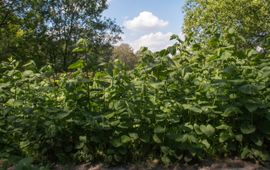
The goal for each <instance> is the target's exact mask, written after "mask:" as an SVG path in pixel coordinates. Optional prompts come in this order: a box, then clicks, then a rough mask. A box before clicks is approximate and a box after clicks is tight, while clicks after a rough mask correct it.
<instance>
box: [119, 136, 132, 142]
mask: <svg viewBox="0 0 270 170" xmlns="http://www.w3.org/2000/svg"><path fill="white" fill-rule="evenodd" d="M130 141H131V138H130V137H129V136H127V135H122V136H121V142H122V143H128V142H130Z"/></svg>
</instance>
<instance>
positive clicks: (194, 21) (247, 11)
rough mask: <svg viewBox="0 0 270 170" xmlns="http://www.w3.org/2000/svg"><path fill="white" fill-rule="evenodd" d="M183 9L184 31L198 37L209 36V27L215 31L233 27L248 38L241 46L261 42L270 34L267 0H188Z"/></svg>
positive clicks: (269, 2) (269, 7)
mask: <svg viewBox="0 0 270 170" xmlns="http://www.w3.org/2000/svg"><path fill="white" fill-rule="evenodd" d="M184 9H185V14H186V16H185V21H184V32H185V33H186V34H193V36H194V37H196V39H197V41H203V39H205V38H206V39H207V38H209V34H207V31H209V28H213V30H214V33H216V34H221V33H224V32H226V30H227V29H228V28H232V29H234V30H235V31H236V32H237V33H238V34H239V35H240V36H242V37H243V38H244V39H246V41H247V42H246V43H242V44H241V46H242V47H256V46H258V45H261V43H262V41H264V40H265V38H266V37H268V36H269V35H270V10H269V9H270V1H269V0H237V1H235V0H218V1H217V0H188V1H187V3H186V5H185V8H184ZM212 35H214V34H212Z"/></svg>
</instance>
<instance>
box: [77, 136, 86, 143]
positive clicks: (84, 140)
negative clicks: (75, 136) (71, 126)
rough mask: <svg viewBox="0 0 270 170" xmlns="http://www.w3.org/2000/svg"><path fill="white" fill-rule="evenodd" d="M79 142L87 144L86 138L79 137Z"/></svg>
mask: <svg viewBox="0 0 270 170" xmlns="http://www.w3.org/2000/svg"><path fill="white" fill-rule="evenodd" d="M79 140H80V141H81V142H83V143H86V142H87V137H86V136H79Z"/></svg>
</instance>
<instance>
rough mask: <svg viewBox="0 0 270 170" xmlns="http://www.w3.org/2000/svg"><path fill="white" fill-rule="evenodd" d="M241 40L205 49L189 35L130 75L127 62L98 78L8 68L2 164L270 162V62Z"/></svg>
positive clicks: (2, 88)
mask: <svg viewBox="0 0 270 170" xmlns="http://www.w3.org/2000/svg"><path fill="white" fill-rule="evenodd" d="M173 38H175V39H176V40H177V37H176V36H174V37H173ZM226 38H229V39H230V40H234V41H233V42H235V43H228V42H227V41H226ZM238 41H245V40H244V39H242V38H241V37H238V36H237V35H234V34H233V31H229V33H227V34H224V35H221V36H218V37H214V38H213V39H211V40H210V41H209V42H206V43H203V44H201V43H198V42H197V43H196V42H194V41H192V38H189V37H187V38H186V41H184V42H182V41H181V40H179V42H178V43H176V44H175V45H174V46H172V47H169V48H168V49H165V50H162V51H160V52H156V53H152V52H150V51H148V50H147V49H143V50H141V52H140V55H141V56H140V62H139V64H138V65H137V67H136V68H135V69H134V70H132V71H127V70H126V69H125V66H124V65H122V64H121V63H120V62H119V61H115V62H114V63H113V64H112V66H111V67H108V69H107V71H103V72H95V73H84V72H83V71H82V70H83V69H82V67H81V66H82V65H83V64H82V63H80V62H77V63H75V64H74V65H72V67H71V68H75V70H76V71H74V72H70V73H62V74H55V73H54V71H53V70H52V68H51V67H50V66H46V67H43V68H42V69H40V70H38V69H37V68H36V66H35V64H34V63H33V62H30V63H28V64H26V65H24V66H21V65H20V64H19V63H18V62H16V61H15V60H13V59H10V60H9V61H6V62H2V63H1V66H0V111H1V112H0V158H7V159H9V158H10V157H12V156H13V157H14V156H19V157H31V158H33V159H34V160H35V161H37V162H47V163H48V162H62V163H66V162H70V161H72V162H96V161H104V162H107V163H110V164H115V163H123V162H136V161H141V160H145V159H160V160H161V161H162V162H163V163H164V164H170V163H171V162H174V161H185V162H188V161H190V160H194V159H195V160H200V159H205V158H209V157H220V156H225V157H229V156H239V157H241V158H249V159H257V160H262V161H264V160H269V150H270V55H269V53H267V50H268V49H267V48H265V52H261V53H259V52H257V51H256V50H255V49H245V50H243V49H241V48H240V47H238V46H237V42H238ZM230 42H231V41H230ZM265 43H266V47H269V46H270V44H268V45H267V42H265ZM268 43H269V42H268Z"/></svg>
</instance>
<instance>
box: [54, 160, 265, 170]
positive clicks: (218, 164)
mask: <svg viewBox="0 0 270 170" xmlns="http://www.w3.org/2000/svg"><path fill="white" fill-rule="evenodd" d="M54 170H270V163H265V164H264V165H260V164H259V163H258V162H247V161H243V160H240V159H220V160H213V161H204V162H202V163H200V164H193V165H188V164H174V165H172V166H169V167H164V166H161V165H159V161H157V160H155V161H152V162H148V163H141V164H129V165H124V166H116V167H108V166H106V165H103V164H97V165H91V164H82V165H78V166H74V167H70V166H69V167H67V166H61V165H57V166H55V168H54Z"/></svg>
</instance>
